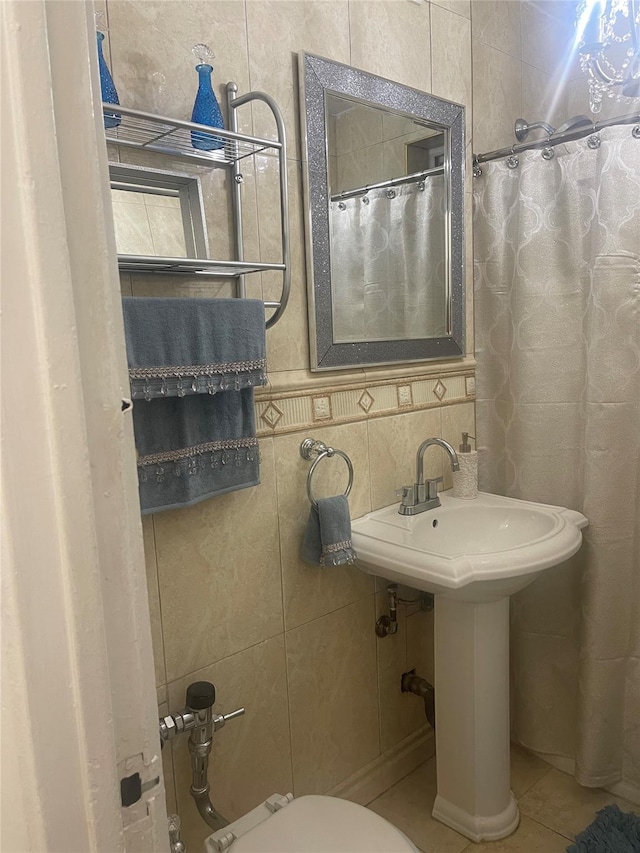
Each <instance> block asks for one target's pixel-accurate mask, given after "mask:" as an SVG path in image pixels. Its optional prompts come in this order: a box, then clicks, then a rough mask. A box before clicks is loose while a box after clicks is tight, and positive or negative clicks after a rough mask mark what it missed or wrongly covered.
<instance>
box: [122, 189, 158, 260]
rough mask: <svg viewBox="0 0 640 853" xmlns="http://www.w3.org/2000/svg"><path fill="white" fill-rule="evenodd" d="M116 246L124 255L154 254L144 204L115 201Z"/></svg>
mask: <svg viewBox="0 0 640 853" xmlns="http://www.w3.org/2000/svg"><path fill="white" fill-rule="evenodd" d="M113 224H114V227H115V232H116V247H117V249H118V252H120V254H123V255H153V253H154V252H153V238H152V236H151V228H150V226H149V220H148V218H147V209H146V207H145V206H144V205H142V204H121V203H120V202H118V201H116V202H114V203H113Z"/></svg>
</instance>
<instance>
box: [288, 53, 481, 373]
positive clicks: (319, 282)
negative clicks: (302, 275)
mask: <svg viewBox="0 0 640 853" xmlns="http://www.w3.org/2000/svg"><path fill="white" fill-rule="evenodd" d="M300 80H301V92H300V96H301V116H302V125H303V138H304V145H305V150H304V151H303V158H304V163H303V165H304V167H305V193H306V202H307V204H306V217H307V223H306V224H307V229H306V236H307V269H308V281H309V297H310V298H309V319H310V335H311V341H310V343H311V362H312V369H313V370H329V369H335V368H340V367H350V366H354V365H356V366H361V365H374V364H390V363H396V362H401V361H422V360H426V359H432V358H456V357H461V356H464V353H465V349H464V269H463V265H464V229H463V219H464V215H463V198H464V192H463V188H464V107H461V106H459V105H457V104H452V103H451V102H449V101H444V100H442V99H440V98H435V97H433V96H432V95H428V94H426V93H424V92H419V91H417V90H415V89H411V88H409V87H407V86H403V85H401V84H399V83H393V82H392V81H390V80H385V79H384V78H381V77H376V76H375V75H372V74H367V73H366V72H364V71H359V70H358V69H356V68H350V67H349V66H346V65H341V64H340V63H337V62H332V61H330V60H327V59H322V58H321V57H317V56H312V55H310V54H306V53H302V54H300Z"/></svg>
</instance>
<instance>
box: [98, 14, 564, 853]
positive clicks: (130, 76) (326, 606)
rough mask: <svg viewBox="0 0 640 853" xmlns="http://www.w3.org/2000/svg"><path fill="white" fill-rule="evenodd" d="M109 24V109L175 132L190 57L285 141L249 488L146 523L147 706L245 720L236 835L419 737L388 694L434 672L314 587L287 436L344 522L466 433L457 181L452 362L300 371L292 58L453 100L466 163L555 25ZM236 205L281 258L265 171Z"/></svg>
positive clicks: (235, 18)
mask: <svg viewBox="0 0 640 853" xmlns="http://www.w3.org/2000/svg"><path fill="white" fill-rule="evenodd" d="M97 5H103V6H104V0H100V2H98V3H97ZM541 5H542V6H543V7H548V6H549V5H550V4H548V3H545V4H541ZM107 17H108V26H109V32H108V38H109V51H108V52H107V58H108V61H109V62H110V65H111V69H112V73H113V76H114V79H115V82H116V85H117V87H118V91H119V94H120V99H121V103H123V104H124V105H128V106H132V107H137V108H139V109H143V110H146V111H149V112H155V113H164V114H167V115H171V116H176V117H180V118H188V117H189V115H190V111H191V106H192V103H193V97H194V94H195V84H196V75H195V73H194V71H193V65H194V61H193V57H192V55H191V52H190V49H191V46H192V45H193V44H195V43H196V42H202V41H204V42H207V43H209V44H210V45H211V46H212V47H213V49H214V51H215V54H216V59H215V61H214V65H215V72H214V77H215V79H216V80H217V81H218V84H219V85H218V94H219V97H220V100H221V102H222V103H224V98H223V96H222V91H223V89H222V83H223V82H224V81H226V80H231V79H233V80H235V81H236V82H237V83H238V85H239V89H240V92H244V91H247V90H248V89H259V90H264V91H266V92H268V93H270V94H271V95H273V96H274V97H275V98H276V100H277V101H278V102H279V104H280V106H281V108H282V109H283V111H284V114H285V118H286V124H287V132H288V138H289V157H290V159H289V165H288V168H289V184H290V192H291V199H292V209H291V228H292V236H293V259H292V269H293V289H292V297H291V302H290V305H289V308H288V310H287V312H286V314H285V315H284V317H283V319H282V320H281V322H279V323H278V324H277V325H276V326H275V327H274V328H273V329H272V330H270V331H269V332H268V337H267V344H268V352H267V355H268V367H269V376H270V384H269V385H268V386H267V387H266V388H265V389H263V390H262V392H261V393H260V394H259V395H258V397H257V416H258V424H259V434H260V437H261V446H262V459H263V462H262V483H261V485H260V486H259V487H257V488H253V489H248V490H244V491H240V492H235V493H232V494H229V495H226V496H223V497H219V498H216V499H213V500H211V501H206V502H203V503H201V504H199V505H197V506H195V507H192V508H190V509H185V510H181V511H176V512H166V513H161V514H158V515H156V516H154V517H147V518H145V519H144V535H145V550H146V556H147V572H148V587H149V600H150V608H151V618H152V629H153V640H154V649H155V665H156V681H157V685H158V701H159V703H160V704H161V707H163V708H166V707H167V703H168V707H169V708H170V709H171V710H172V711H176V710H178V709H180V708H181V707H182V705H183V702H184V693H185V688H186V685H187V684H188V683H190V682H191V681H194V680H198V679H208V680H211V681H213V682H214V683H215V684H216V687H217V689H218V695H219V703H218V705H217V707H218V708H219V709H224V710H225V711H230V710H232V709H234V708H235V707H237V706H239V705H244V706H245V707H246V709H247V713H246V716H245V717H243V718H242V719H240V720H238V721H234V722H233V723H232V724H229V726H228V727H226V728H225V729H224V730H223V731H222V732H221V733H220V734H219V735H218V736H217V737H216V744H215V749H214V759H213V762H212V766H211V773H210V778H211V784H212V797H213V799H214V802H215V804H216V806H217V807H218V808H219V809H220V811H221V812H222V813H223V814H225V815H227V816H228V817H229V818H235V817H237V816H238V815H240V814H241V813H243V812H245V811H246V810H248V809H249V808H251V807H252V806H254V805H256V804H257V803H258V802H259V801H260V800H262V799H264V798H265V797H266V796H268V795H270V794H271V793H273V792H274V791H279V792H281V793H285V792H287V791H289V790H294V791H295V793H296V794H301V793H309V792H324V791H327V790H329V789H331V788H332V787H333V786H336V785H338V784H339V783H341V782H343V781H344V780H345V779H347V778H349V777H350V776H352V775H353V774H355V773H357V772H358V771H361V770H362V769H363V768H365V767H366V766H367V765H369V764H370V763H371V762H374V761H375V760H376V759H377V758H378V757H379V756H380V755H381V754H383V753H385V752H387V751H389V750H393V749H394V748H395V747H397V745H398V744H401V743H402V742H403V741H404V740H405V739H406V738H407V737H409V736H411V735H412V734H413V733H415V732H416V731H418V730H420V729H421V727H423V726H424V718H423V712H422V708H421V703H420V701H419V700H418V699H417V698H416V697H413V696H407V695H403V694H401V693H400V692H399V680H400V675H401V673H402V672H403V671H405V670H406V669H410V668H413V667H415V668H416V669H417V670H418V672H419V673H421V674H423V675H424V676H426V677H427V678H429V677H432V669H433V661H432V618H431V615H430V614H427V613H424V612H421V611H419V610H417V608H416V607H415V606H414V607H411V606H410V607H404V608H401V610H400V630H399V632H398V634H397V635H396V636H395V637H390V638H386V639H384V640H378V639H376V636H375V634H374V623H375V619H376V615H378V614H380V613H381V612H383V610H384V608H385V594H384V586H385V584H384V582H377V583H376V582H374V580H373V578H371V577H369V576H366V575H364V574H361V573H360V572H358V571H357V570H356V569H354V568H349V567H347V568H336V569H333V568H327V569H324V570H320V569H315V568H312V567H309V566H307V565H305V564H304V563H302V562H301V561H300V559H299V556H298V551H299V547H300V543H301V536H302V532H303V529H304V525H305V521H306V516H307V514H308V502H307V498H306V494H305V481H306V474H307V467H308V465H307V463H305V462H303V461H302V460H301V459H300V457H299V453H298V447H299V444H300V441H301V440H302V438H304V437H305V436H306V435H309V434H311V435H313V436H314V437H316V438H318V439H321V440H323V441H325V442H327V443H330V444H333V445H335V446H336V447H339V448H341V449H342V450H344V451H345V452H346V453H348V454H349V456H350V457H351V459H352V460H353V464H354V468H355V484H354V488H353V492H352V494H351V497H350V504H351V511H352V514H353V516H357V515H361V514H363V513H365V512H367V511H369V510H371V509H375V508H378V507H381V506H384V505H386V504H388V503H390V502H392V501H394V500H395V495H394V490H395V488H397V487H398V486H399V485H401V484H402V483H404V482H409V481H410V480H411V478H412V476H413V472H412V468H413V460H414V456H415V450H416V447H417V446H418V444H419V442H420V441H421V440H423V439H424V438H425V437H427V436H430V435H440V436H443V437H444V438H446V439H448V440H449V441H451V442H452V443H453V444H454V445H455V444H457V443H458V442H459V436H460V433H461V432H462V430H466V431H470V432H472V433H474V399H475V387H474V360H473V326H472V319H473V318H472V315H473V311H472V290H473V288H472V287H471V285H470V281H471V267H472V264H471V246H472V241H471V219H470V211H471V176H470V169H469V168H468V176H467V184H466V190H467V192H466V203H467V235H468V243H467V283H468V285H469V286H468V288H467V290H468V298H467V312H468V355H467V358H466V359H462V360H459V361H454V362H442V363H431V364H427V365H410V366H407V367H397V368H378V369H366V370H364V369H360V370H352V371H340V372H335V373H325V374H311V373H310V372H309V354H308V330H307V319H306V316H307V303H306V283H305V263H304V233H303V222H302V205H303V199H302V188H301V187H302V184H301V163H300V142H299V130H298V107H297V61H296V55H297V52H298V51H299V50H306V51H309V52H314V53H317V54H319V55H322V56H326V57H328V58H331V59H335V60H338V61H340V62H344V63H348V64H352V65H355V66H358V67H360V68H363V69H365V70H367V71H371V72H373V73H377V74H382V75H384V76H387V77H390V78H392V79H395V80H398V81H400V82H402V83H405V84H408V85H411V86H415V87H417V88H420V89H423V90H425V91H428V92H432V93H434V94H436V95H439V96H442V97H445V98H449V99H451V100H453V101H456V102H458V103H462V104H464V105H465V106H466V107H467V116H468V121H467V129H468V140H467V142H468V145H467V151H468V158H467V163H468V166H469V164H470V153H471V150H472V149H473V150H475V151H486V150H488V149H490V148H494V147H498V146H500V145H505V144H507V143H509V142H510V141H511V140H512V126H513V121H514V119H515V117H516V116H518V115H520V114H522V113H523V112H524V113H525V114H526V115H527V116H531V117H534V116H535V117H542V114H543V112H544V109H546V107H547V104H546V102H544V94H543V93H544V90H545V87H548V86H549V85H550V83H551V74H550V70H549V68H548V67H547V56H546V54H545V52H544V51H542V52H540V51H538V52H536V51H535V50H531V51H530V50H529V49H530V48H531V46H532V45H533V44H535V43H537V42H536V40H537V41H538V42H541V43H543V44H545V45H546V39H547V37H548V36H549V33H550V32H553V31H554V28H553V27H550V26H549V19H548V15H547V10H546V9H544V8H542V9H541V8H540V7H539V6H535V7H534V6H531V7H530V6H529V5H523V4H520V3H518V2H501V1H500V0H496V1H495V2H494V0H492V2H484V0H474V2H473V3H470V2H469V0H439V2H436V1H435V0H433V2H426V0H425V2H414V1H413V0H372V1H371V2H369V0H325V2H311V0H273V1H272V0H247V2H244V0H209V2H205V0H202V1H201V2H191V0H182V2H173V1H172V0H165V2H155V0H131V2H129V0H108V4H107ZM524 28H526V32H527V38H526V40H525V39H522V38H521V32H522V31H523V29H524ZM554 50H555V48H551V50H550V52H551V57H550V60H549V61H551V59H553V56H554ZM531 81H535V86H534V85H530V83H531ZM241 130H244V131H247V132H251V131H253V132H254V133H255V134H256V135H267V136H268V135H272V133H273V128H272V123H271V120H270V118H269V116H268V115H267V112H266V110H263V109H262V106H261V105H257V106H254V107H253V108H252V110H245V111H244V114H243V116H242V120H241ZM110 156H112V157H113V158H114V159H115V158H116V157H117V156H118V155H117V152H113V151H110ZM123 159H125V158H123ZM126 159H127V161H128V162H131V163H135V164H138V165H150V166H155V167H156V168H166V169H169V168H177V169H179V170H181V171H186V169H185V168H184V166H182V165H181V164H179V163H172V162H171V161H168V162H163V158H158V157H157V156H156V157H153V158H151V156H150V155H147V154H141V153H135V152H131V153H130V154H129V155H128V157H127V158H126ZM200 174H201V175H202V181H203V193H204V199H205V209H206V214H207V221H208V228H209V242H210V246H211V251H212V255H220V256H223V257H224V256H225V254H227V253H228V252H229V229H228V211H227V206H226V201H225V195H224V193H225V188H224V184H223V176H222V174H221V172H219V171H213V172H211V173H205V174H202V172H200ZM244 193H245V201H246V207H245V212H246V215H245V226H246V235H245V254H246V256H247V257H251V256H252V255H253V256H254V257H255V256H256V255H257V256H258V257H260V258H261V259H262V260H264V261H269V260H278V256H277V253H278V244H279V239H278V235H277V232H276V230H275V229H276V228H277V225H274V220H277V217H276V216H274V209H275V208H274V206H273V205H274V198H276V197H277V167H276V164H275V163H274V161H273V160H271V159H270V158H267V157H262V158H257V162H256V163H255V164H254V165H252V164H251V163H249V162H247V164H246V168H245V183H244ZM227 256H228V254H227ZM122 285H123V291H124V292H126V293H134V294H136V295H151V294H160V293H167V294H169V293H173V294H185V293H192V294H200V295H204V294H208V295H215V294H217V293H219V294H227V293H229V292H230V291H229V286H228V285H225V284H224V283H223V284H217V285H211V284H205V283H203V282H202V281H200V282H199V283H198V284H197V285H194V284H193V283H190V282H187V283H185V282H184V281H182V282H178V281H168V280H167V279H153V278H144V277H141V276H137V277H135V276H123V280H122ZM278 291H279V285H278V282H277V281H275V280H272V279H271V278H270V277H269V276H267V275H264V276H263V277H262V278H261V279H260V278H259V277H254V278H253V279H252V280H251V282H250V283H249V294H250V295H251V296H257V297H260V296H263V297H264V298H273V297H274V296H276V295H277V294H278ZM443 462H444V459H443V456H441V455H439V454H438V453H436V452H432V453H431V455H428V456H427V458H426V465H427V469H428V471H427V474H428V476H435V475H438V474H442V473H444V472H443ZM321 468H322V470H321V469H320V468H319V469H318V471H319V475H320V476H319V477H318V481H317V485H318V489H319V490H322V491H323V492H324V493H325V494H331V493H332V492H335V491H338V490H341V489H343V488H344V483H345V479H344V470H343V469H342V468H341V466H340V464H339V460H335V461H334V462H326V463H325V464H323V465H322V466H321ZM406 593H407V595H408V596H410V595H411V591H410V590H407V591H406ZM164 758H165V772H166V785H167V791H168V806H169V810H170V811H175V810H176V809H177V810H178V811H179V813H180V815H181V817H182V819H183V824H184V828H185V832H184V837H185V841H186V844H187V846H188V847H189V846H190V845H193V847H192V849H199V845H200V844H201V840H202V838H203V837H204V836H205V835H206V827H205V826H204V824H203V823H202V821H201V820H200V818H199V817H198V815H197V814H196V812H195V809H194V807H193V806H192V804H191V800H190V797H189V793H188V787H189V778H188V777H189V765H188V753H187V750H186V744H185V743H176V744H174V745H172V747H169V748H165V751H164Z"/></svg>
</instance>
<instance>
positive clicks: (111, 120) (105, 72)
mask: <svg viewBox="0 0 640 853" xmlns="http://www.w3.org/2000/svg"><path fill="white" fill-rule="evenodd" d="M101 16H102V12H97V13H96V23H98V22H99V19H100V17H101ZM96 37H97V39H98V66H99V68H100V90H101V93H102V100H103V102H104V103H105V104H119V103H120V99H119V98H118V92H117V91H116V87H115V84H114V82H113V77H112V76H111V72H110V71H109V66H108V65H107V63H106V61H105V58H104V55H103V53H102V42H103V41H104V33H103V32H101V31H100V30H96ZM121 120H122V116H121V115H120V114H119V113H105V114H104V126H105V127H117V126H118V125H119V124H120V122H121Z"/></svg>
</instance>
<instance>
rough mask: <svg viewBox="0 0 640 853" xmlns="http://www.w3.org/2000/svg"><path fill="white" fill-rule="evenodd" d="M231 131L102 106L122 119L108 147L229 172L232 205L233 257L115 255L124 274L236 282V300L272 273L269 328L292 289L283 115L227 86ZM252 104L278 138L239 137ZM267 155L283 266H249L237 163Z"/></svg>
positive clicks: (258, 96)
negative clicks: (212, 144) (196, 138)
mask: <svg viewBox="0 0 640 853" xmlns="http://www.w3.org/2000/svg"><path fill="white" fill-rule="evenodd" d="M226 91H227V105H228V107H229V125H230V126H229V129H226V128H224V129H223V128H215V129H212V128H211V127H208V126H207V125H201V124H194V123H193V122H189V121H181V120H180V119H173V118H167V117H166V116H157V115H153V114H152V113H146V112H142V111H140V110H133V109H130V108H129V107H123V106H120V105H119V104H103V105H102V111H103V114H105V115H109V116H113V115H114V114H116V115H118V116H119V117H120V122H119V124H118V125H117V126H115V127H107V128H105V136H106V139H107V142H108V143H110V144H112V145H116V146H118V147H121V148H133V149H138V150H145V151H153V152H155V153H157V154H164V155H168V156H170V157H175V158H180V159H182V160H185V161H188V162H190V163H196V164H198V165H202V166H206V167H208V168H223V169H224V168H226V169H228V170H229V172H230V173H231V204H232V214H233V225H234V241H233V243H234V250H235V258H233V259H231V260H214V259H209V258H166V257H156V256H147V255H118V266H119V268H120V269H121V270H122V271H127V272H138V273H139V272H145V273H158V274H162V275H198V276H209V277H212V278H235V279H236V296H238V297H240V298H244V297H245V295H246V286H245V280H244V277H245V275H249V274H251V273H256V272H265V271H271V270H276V271H280V272H282V291H281V294H280V298H279V300H277V301H274V302H265V308H275V311H274V313H273V314H272V315H271V317H269V319H268V320H267V328H270V327H271V326H273V325H274V324H275V323H277V321H278V320H279V319H280V317H281V316H282V314H283V313H284V311H285V308H286V306H287V302H288V300H289V293H290V290H291V250H290V234H289V193H288V187H287V148H286V133H285V126H284V120H283V118H282V113H281V112H280V108H279V107H278V105H277V104H276V102H275V101H274V100H273V98H271V96H270V95H266V94H265V93H264V92H248V93H247V94H245V95H242V96H240V97H238V87H237V85H236V84H235V83H233V82H231V83H227V87H226ZM252 101H262V102H263V103H265V104H266V105H267V106H268V107H269V109H270V110H271V112H272V114H273V117H274V120H275V123H276V129H277V139H261V138H259V137H253V136H247V135H246V134H243V133H239V132H238V118H237V110H238V108H239V107H241V106H244V105H245V104H248V103H251V102H252ZM194 132H197V133H198V134H203V135H207V136H212V137H214V138H215V139H216V140H217V141H219V142H221V143H223V144H222V145H221V146H220V147H219V148H217V149H214V150H212V151H203V150H200V149H197V148H194V147H193V145H192V141H191V140H192V137H191V134H192V133H194ZM260 153H266V154H272V155H276V156H277V157H278V161H279V171H280V229H281V237H282V263H261V262H257V263H254V262H247V261H245V259H244V249H243V240H242V181H243V178H242V171H241V161H242V160H243V159H245V158H246V157H251V156H255V155H256V154H260Z"/></svg>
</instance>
